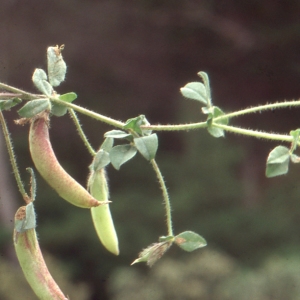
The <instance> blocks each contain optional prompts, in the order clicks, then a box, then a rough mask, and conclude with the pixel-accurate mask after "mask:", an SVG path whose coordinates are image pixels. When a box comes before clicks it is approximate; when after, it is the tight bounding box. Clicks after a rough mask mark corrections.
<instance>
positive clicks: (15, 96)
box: [0, 93, 22, 98]
mask: <svg viewBox="0 0 300 300" xmlns="http://www.w3.org/2000/svg"><path fill="white" fill-rule="evenodd" d="M21 96H22V94H15V93H0V98H17V97H18V98H19V97H21Z"/></svg>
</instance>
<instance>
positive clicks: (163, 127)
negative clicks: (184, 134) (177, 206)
mask: <svg viewBox="0 0 300 300" xmlns="http://www.w3.org/2000/svg"><path fill="white" fill-rule="evenodd" d="M206 127H207V123H206V121H205V122H199V123H189V124H179V125H147V126H146V125H143V126H141V129H145V130H154V131H180V130H186V131H188V130H195V129H199V128H206Z"/></svg>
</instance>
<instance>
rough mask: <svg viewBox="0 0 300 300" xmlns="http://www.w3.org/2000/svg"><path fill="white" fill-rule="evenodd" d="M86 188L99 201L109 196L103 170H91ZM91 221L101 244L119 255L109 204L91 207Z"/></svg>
mask: <svg viewBox="0 0 300 300" xmlns="http://www.w3.org/2000/svg"><path fill="white" fill-rule="evenodd" d="M88 189H89V191H90V193H91V195H92V196H93V197H95V198H96V199H97V200H99V201H107V200H108V197H109V192H108V186H107V180H106V175H105V170H104V169H103V168H102V169H100V170H97V171H92V172H91V174H90V177H89V180H88ZM91 214H92V219H93V223H94V226H95V229H96V232H97V234H98V237H99V239H100V241H101V243H102V244H103V246H104V247H105V248H106V249H107V250H108V251H110V252H111V253H113V254H115V255H119V242H118V237H117V233H116V230H115V226H114V222H113V220H112V217H111V213H110V208H109V205H102V206H98V207H92V208H91Z"/></svg>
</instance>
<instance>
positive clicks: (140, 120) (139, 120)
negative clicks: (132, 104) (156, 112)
mask: <svg viewBox="0 0 300 300" xmlns="http://www.w3.org/2000/svg"><path fill="white" fill-rule="evenodd" d="M143 125H146V126H147V125H150V123H149V122H148V120H147V119H146V117H145V116H144V115H140V116H138V117H136V118H132V119H129V120H127V121H126V123H125V125H124V129H131V130H133V131H134V132H136V133H138V134H140V135H149V134H151V133H152V130H147V129H141V126H143Z"/></svg>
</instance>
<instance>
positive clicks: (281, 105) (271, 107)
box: [214, 100, 300, 122]
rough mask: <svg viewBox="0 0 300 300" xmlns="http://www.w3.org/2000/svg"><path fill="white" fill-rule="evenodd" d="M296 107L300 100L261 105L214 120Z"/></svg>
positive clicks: (299, 104)
mask: <svg viewBox="0 0 300 300" xmlns="http://www.w3.org/2000/svg"><path fill="white" fill-rule="evenodd" d="M294 106H295V107H296V106H300V100H291V101H284V102H276V103H270V104H264V105H259V106H255V107H249V108H245V109H241V110H238V111H235V112H232V113H228V114H225V115H223V116H220V117H217V118H214V121H215V122H216V121H220V120H222V119H227V118H229V119H230V118H233V117H238V116H242V115H246V114H251V113H256V112H262V111H265V110H274V109H277V108H286V107H294Z"/></svg>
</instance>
